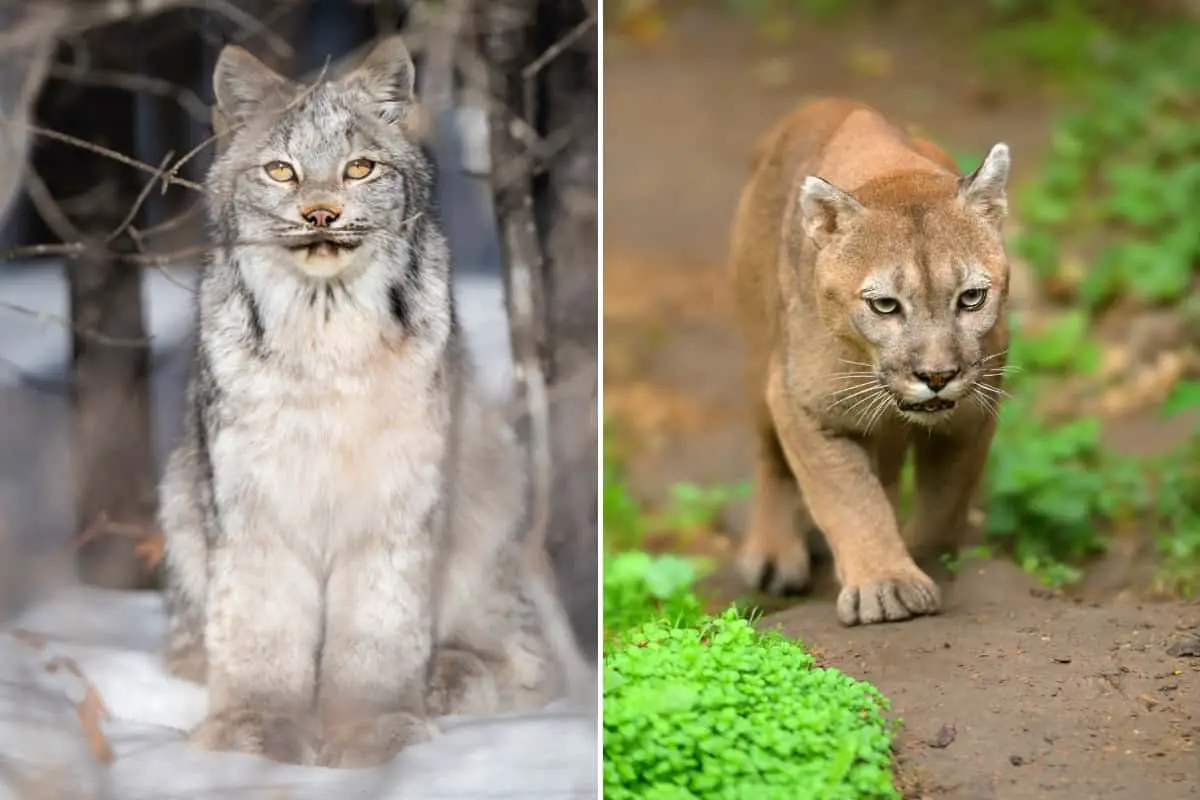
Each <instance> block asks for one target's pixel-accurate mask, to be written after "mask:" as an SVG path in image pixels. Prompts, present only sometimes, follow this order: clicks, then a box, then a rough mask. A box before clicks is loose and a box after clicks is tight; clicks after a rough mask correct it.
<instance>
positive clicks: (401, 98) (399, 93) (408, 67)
mask: <svg viewBox="0 0 1200 800" xmlns="http://www.w3.org/2000/svg"><path fill="white" fill-rule="evenodd" d="M344 84H345V85H347V86H355V87H357V88H359V89H361V90H363V91H364V92H366V93H367V95H369V96H370V97H371V98H372V99H373V100H374V101H375V102H376V103H378V106H379V113H380V116H382V117H383V119H384V121H386V122H388V123H389V124H396V123H402V122H404V121H405V120H406V119H407V117H408V113H409V111H410V110H411V108H412V105H413V102H414V87H415V85H416V68H415V67H414V66H413V61H412V56H410V55H409V53H408V47H406V46H405V44H404V40H403V39H402V38H401V37H399V36H387V37H385V38H383V39H380V40H379V41H378V42H377V43H376V44H375V46H374V47H372V48H371V51H370V52H369V53H367V55H366V57H365V58H364V59H363V60H362V63H361V64H359V65H358V68H357V69H355V70H354V71H353V72H351V73H350V74H349V75H347V76H346V78H345V80H344Z"/></svg>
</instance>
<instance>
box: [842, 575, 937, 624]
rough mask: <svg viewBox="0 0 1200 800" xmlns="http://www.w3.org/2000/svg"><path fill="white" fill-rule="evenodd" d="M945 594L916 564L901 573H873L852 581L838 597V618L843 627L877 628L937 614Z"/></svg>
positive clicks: (843, 588)
mask: <svg viewBox="0 0 1200 800" xmlns="http://www.w3.org/2000/svg"><path fill="white" fill-rule="evenodd" d="M941 605H942V595H941V590H940V589H938V586H937V584H936V583H934V582H933V580H932V579H931V578H930V577H929V576H928V575H926V574H925V573H924V572H922V571H921V570H920V569H919V568H918V567H917V565H916V564H913V563H912V562H909V563H908V564H907V565H905V566H904V567H902V568H901V569H898V570H880V571H870V572H867V573H865V574H863V575H861V576H859V577H856V578H855V579H854V580H852V581H848V582H847V583H846V584H845V585H844V586H843V587H842V590H841V592H840V593H839V594H838V599H837V615H838V620H839V621H840V622H841V623H842V624H843V625H873V624H875V623H877V622H899V621H900V620H905V619H909V618H911V617H918V616H922V615H926V614H936V613H937V612H938V611H939V610H940V609H941Z"/></svg>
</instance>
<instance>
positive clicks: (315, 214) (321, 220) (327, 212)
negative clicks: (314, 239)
mask: <svg viewBox="0 0 1200 800" xmlns="http://www.w3.org/2000/svg"><path fill="white" fill-rule="evenodd" d="M300 213H301V214H302V216H303V217H304V221H305V222H307V223H308V224H309V225H315V226H317V227H318V228H328V227H329V226H330V225H332V224H333V223H334V222H336V221H337V218H338V217H340V216H341V214H339V213H338V212H337V211H334V210H333V209H332V208H326V207H325V206H315V207H313V208H306V209H304V211H302V212H300Z"/></svg>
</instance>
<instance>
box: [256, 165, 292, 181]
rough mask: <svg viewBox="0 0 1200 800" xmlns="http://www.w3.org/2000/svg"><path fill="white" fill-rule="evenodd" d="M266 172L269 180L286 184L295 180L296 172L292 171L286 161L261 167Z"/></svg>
mask: <svg viewBox="0 0 1200 800" xmlns="http://www.w3.org/2000/svg"><path fill="white" fill-rule="evenodd" d="M263 169H264V170H266V171H267V175H268V176H270V178H271V180H273V181H279V182H280V183H287V182H288V181H293V180H295V179H296V170H294V169H292V165H291V164H288V163H287V162H286V161H272V162H271V163H270V164H267V165H266V166H265V167H263Z"/></svg>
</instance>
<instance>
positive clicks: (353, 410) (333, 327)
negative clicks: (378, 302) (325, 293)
mask: <svg viewBox="0 0 1200 800" xmlns="http://www.w3.org/2000/svg"><path fill="white" fill-rule="evenodd" d="M301 302H302V303H306V302H307V301H304V300H302V301H301ZM347 305H348V303H346V301H344V300H343V307H341V308H337V307H335V308H334V309H332V311H331V313H330V315H329V317H328V318H326V317H325V315H324V313H323V311H321V309H320V308H318V309H317V311H318V312H319V313H317V314H309V315H308V316H307V317H304V316H298V318H296V319H287V318H283V319H280V320H278V322H277V323H276V324H275V325H274V326H272V328H271V329H270V335H268V336H264V338H263V342H262V345H261V347H262V349H263V350H266V351H267V352H268V353H269V352H270V350H271V349H273V348H279V349H280V350H281V351H282V352H285V353H298V354H299V353H302V354H304V356H303V358H301V359H298V360H296V361H295V362H294V363H289V361H288V360H287V359H280V358H271V357H270V356H269V355H268V357H267V358H262V357H260V356H259V355H258V354H257V353H256V352H252V351H241V350H236V349H232V348H231V349H230V350H229V351H228V354H227V356H226V357H225V358H224V359H216V358H214V359H213V371H214V377H215V378H216V379H217V380H218V381H219V383H220V385H221V386H222V390H223V392H224V393H225V395H226V397H225V402H224V404H223V406H222V408H221V411H220V413H221V414H222V415H223V416H224V417H225V419H223V420H222V421H221V424H220V425H219V426H218V429H217V432H216V435H215V436H214V440H213V441H212V443H211V445H210V446H211V452H212V458H213V462H214V467H215V470H214V474H215V476H216V477H217V479H216V481H215V488H216V493H217V497H218V503H219V502H220V498H221V496H222V495H224V494H228V493H236V492H241V493H245V494H249V493H256V494H258V495H260V496H261V499H262V501H263V502H262V506H261V508H260V509H258V512H257V513H263V510H264V509H276V512H275V513H279V514H282V515H285V516H286V517H287V518H286V519H281V520H279V523H280V525H279V531H280V533H281V535H285V536H295V537H297V541H296V542H294V544H295V545H296V546H299V547H302V548H304V549H305V550H307V551H309V552H310V555H311V556H312V557H313V558H316V559H319V560H320V562H321V563H324V562H325V560H326V559H328V558H329V556H330V554H331V553H332V552H336V551H337V550H338V549H339V547H341V546H344V544H345V543H346V542H345V540H349V539H353V538H354V537H358V536H365V535H370V534H372V533H378V529H379V527H380V525H382V524H386V525H388V526H389V527H390V529H391V532H392V535H394V536H401V537H402V536H405V535H413V533H414V530H416V529H419V528H420V527H421V526H422V525H424V524H426V522H427V521H428V520H429V518H430V515H431V514H432V513H433V512H434V509H435V506H436V503H437V500H438V497H439V495H440V493H441V491H442V487H441V484H440V481H441V465H442V460H443V457H444V454H445V434H444V430H445V427H446V421H447V418H448V408H447V403H446V400H445V398H444V397H440V396H439V394H438V391H437V387H436V381H437V380H443V381H444V376H440V377H439V375H440V373H438V372H437V371H436V366H435V365H432V364H426V363H422V362H421V361H420V360H417V361H413V360H410V359H406V358H405V357H404V355H405V352H406V350H411V349H412V348H411V347H409V346H407V345H406V344H405V343H404V342H403V341H402V340H401V339H400V337H398V336H397V337H395V338H394V340H389V337H387V336H381V335H380V333H379V330H378V327H379V322H378V320H370V319H363V318H362V317H361V314H360V312H355V310H354V309H353V308H352V307H349V308H348V307H345V306H347ZM365 343H367V344H373V345H374V346H373V349H367V347H366V346H365ZM215 349H216V348H214V350H215ZM380 509H392V510H393V511H394V517H390V518H386V519H384V518H381V517H380ZM409 527H411V528H412V529H413V530H407V531H406V528H409Z"/></svg>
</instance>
